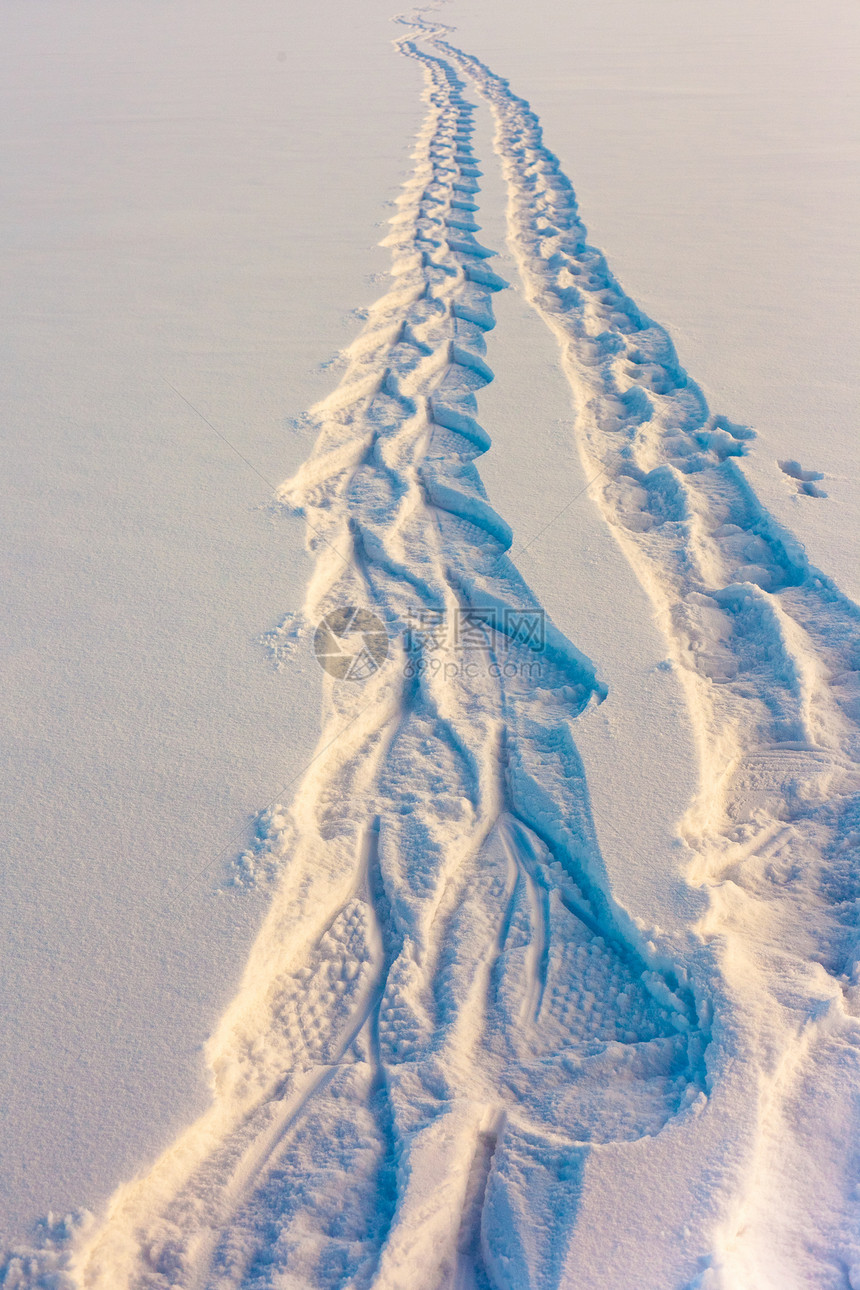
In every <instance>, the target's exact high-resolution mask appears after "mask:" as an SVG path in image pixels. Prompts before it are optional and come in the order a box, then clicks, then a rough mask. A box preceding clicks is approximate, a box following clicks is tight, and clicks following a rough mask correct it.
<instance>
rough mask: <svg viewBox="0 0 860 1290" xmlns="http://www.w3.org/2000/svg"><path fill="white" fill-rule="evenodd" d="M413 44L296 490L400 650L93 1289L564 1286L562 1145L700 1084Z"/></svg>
mask: <svg viewBox="0 0 860 1290" xmlns="http://www.w3.org/2000/svg"><path fill="white" fill-rule="evenodd" d="M401 49H402V52H403V53H404V54H405V55H407V56H408V57H411V58H415V59H418V60H419V61H420V62H421V63H422V65H423V67H424V70H425V73H426V76H427V78H428V86H429V88H428V99H429V113H428V119H427V124H426V126H425V129H424V132H423V134H422V137H421V139H420V141H419V145H418V149H417V154H416V166H415V172H414V176H413V178H412V180H411V181H410V183H409V184H408V185H407V188H406V190H405V192H404V194H403V196H402V198H401V199H400V211H399V214H398V216H397V217H396V219H395V220H394V231H393V233H392V236H391V238H390V241H391V244H392V248H393V252H394V257H395V261H394V286H393V289H392V290H391V292H390V293H389V294H388V295H387V296H386V297H384V298H383V299H382V300H381V301H380V302H379V303H378V304H377V305H376V306H375V307H374V308H373V309H372V310H371V313H370V317H369V319H368V322H367V325H366V327H365V329H364V331H363V333H362V335H361V336H360V337H359V339H358V340H357V341H356V342H355V344H354V345H353V346H352V349H351V351H350V354H349V365H348V368H347V370H346V373H345V375H344V377H343V380H342V381H341V384H340V386H339V387H338V389H337V390H336V391H335V392H334V394H333V395H332V396H331V397H330V398H329V399H327V400H326V401H325V402H324V403H323V404H322V405H321V406H320V407H318V408H317V409H316V413H315V415H316V417H317V420H318V423H319V426H320V435H319V440H318V443H317V447H316V450H315V452H314V454H313V456H312V458H311V459H310V461H309V462H308V463H307V465H306V466H305V467H304V468H303V470H302V471H301V472H300V474H299V476H298V477H297V478H296V479H294V480H293V481H292V482H291V483H290V485H289V486H287V487H286V488H285V489H284V497H285V499H286V500H288V501H289V502H290V503H291V504H292V505H294V506H298V507H301V508H302V509H303V510H304V511H305V513H306V514H307V516H308V519H309V524H310V525H311V528H312V531H313V533H314V534H315V537H314V548H315V550H316V552H317V568H316V573H315V576H314V578H313V581H312V585H311V587H310V589H309V594H308V601H307V605H306V611H305V612H306V617H307V618H308V619H309V620H310V621H313V622H317V621H319V620H320V619H322V618H323V617H324V616H325V615H326V614H328V613H330V612H331V611H336V610H337V609H339V608H340V607H343V606H349V605H352V604H355V605H359V606H362V607H365V608H368V609H372V610H373V611H374V612H375V613H376V614H377V615H379V617H380V618H381V619H382V620H383V621H384V622H385V623H386V625H387V629H388V633H389V636H390V655H391V656H390V658H389V660H388V662H387V663H386V665H385V666H384V667H383V668H382V669H381V670H380V671H378V672H376V673H375V674H373V675H371V676H370V677H369V678H368V679H367V680H366V681H364V683H363V684H361V685H354V684H351V683H349V682H334V683H333V684H332V686H331V689H330V692H329V697H328V713H327V717H326V723H325V729H324V732H323V736H322V739H321V748H322V749H324V751H323V752H322V754H321V755H320V756H319V758H318V759H317V761H316V762H315V763H314V766H313V768H312V769H311V771H310V772H309V774H308V777H307V779H306V780H305V782H304V784H303V785H302V787H301V789H300V791H299V793H298V795H297V799H296V802H295V804H294V807H293V810H292V820H291V827H290V828H289V830H288V831H287V833H286V834H285V837H284V839H283V840H279V839H278V838H277V837H275V838H273V839H272V845H273V846H274V847H278V846H280V847H282V848H283V849H284V850H288V852H289V857H288V860H287V864H286V868H285V872H284V877H283V880H282V883H281V886H280V889H279V891H278V893H277V896H276V898H275V900H274V903H273V907H272V910H271V913H270V915H269V917H268V920H267V923H266V925H265V927H264V929H263V932H262V934H261V936H260V939H259V941H258V944H257V946H256V948H255V950H254V953H253V956H252V960H251V962H250V964H249V967H248V970H247V972H246V976H245V980H244V983H243V987H242V991H241V993H240V995H239V997H238V999H237V1000H236V1003H235V1004H234V1006H233V1007H232V1008H231V1010H230V1012H229V1013H228V1015H227V1016H226V1017H225V1019H224V1021H223V1024H222V1025H221V1027H220V1030H219V1032H218V1034H217V1035H216V1036H215V1038H214V1039H213V1041H212V1043H211V1047H210V1060H211V1063H212V1067H213V1071H214V1075H215V1099H214V1102H213V1106H212V1109H211V1111H210V1112H209V1113H208V1114H207V1115H206V1116H205V1117H204V1118H203V1120H202V1121H200V1122H199V1123H198V1124H197V1125H195V1126H193V1127H192V1128H191V1129H190V1130H189V1131H188V1133H187V1134H186V1135H185V1137H184V1138H183V1139H182V1140H180V1142H178V1143H177V1144H176V1146H175V1147H174V1148H172V1149H171V1151H169V1152H168V1153H166V1155H165V1156H163V1157H162V1159H161V1160H160V1161H159V1162H158V1163H157V1164H156V1166H155V1167H154V1169H153V1170H152V1171H151V1172H150V1174H149V1175H147V1176H146V1177H145V1178H143V1179H142V1180H141V1181H139V1182H136V1183H133V1184H131V1185H129V1186H128V1187H127V1188H125V1189H123V1190H122V1191H121V1192H120V1193H119V1194H118V1195H117V1196H116V1197H115V1199H114V1201H113V1203H112V1206H111V1210H110V1213H109V1215H108V1218H107V1221H106V1222H105V1223H104V1225H103V1226H102V1227H101V1229H100V1230H99V1231H98V1232H97V1233H96V1235H95V1236H94V1237H93V1238H91V1240H90V1241H89V1242H88V1243H87V1245H86V1247H85V1248H83V1249H82V1250H81V1251H80V1254H79V1256H78V1261H77V1266H76V1274H77V1276H78V1278H79V1280H80V1283H81V1284H82V1285H85V1286H88V1287H95V1286H104V1287H108V1286H110V1287H111V1288H112V1290H114V1288H116V1287H119V1286H141V1287H142V1286H147V1287H153V1288H154V1287H163V1288H164V1290H167V1287H178V1286H182V1287H186V1286H187V1287H189V1290H190V1288H191V1287H195V1288H200V1290H202V1288H203V1287H213V1290H214V1287H219V1288H220V1287H227V1286H239V1285H242V1286H247V1287H258V1286H259V1287H262V1286H269V1285H275V1284H281V1281H280V1280H279V1278H283V1277H285V1278H286V1280H285V1281H284V1282H283V1284H290V1285H305V1284H306V1285H319V1286H322V1285H326V1286H336V1285H344V1284H349V1285H354V1286H360V1285H371V1284H373V1285H376V1286H380V1287H381V1286H392V1287H393V1286H400V1285H403V1286H406V1285H408V1286H410V1287H412V1288H413V1290H414V1288H415V1287H418V1286H426V1287H427V1290H431V1288H435V1287H437V1286H439V1285H440V1284H445V1283H448V1282H452V1280H453V1278H455V1277H459V1278H460V1279H461V1283H462V1284H474V1285H486V1284H494V1285H510V1286H514V1285H524V1284H550V1283H551V1282H552V1278H553V1275H554V1274H553V1268H554V1267H555V1264H556V1263H557V1261H558V1257H559V1255H558V1251H557V1249H556V1246H557V1240H556V1234H555V1232H554V1231H553V1227H552V1224H551V1223H550V1218H551V1212H550V1208H549V1207H550V1205H551V1203H554V1202H552V1201H551V1196H552V1194H553V1189H554V1186H555V1185H557V1181H558V1176H559V1170H560V1169H561V1168H562V1164H563V1162H564V1168H565V1169H570V1167H571V1164H570V1162H571V1161H573V1162H576V1160H577V1159H578V1156H579V1154H580V1153H581V1150H582V1144H584V1143H588V1142H591V1141H603V1140H607V1139H616V1138H621V1139H625V1138H635V1137H639V1136H641V1135H642V1134H646V1133H656V1132H658V1131H659V1129H660V1128H661V1127H662V1125H663V1124H665V1122H666V1121H667V1119H668V1118H670V1117H672V1116H674V1115H676V1114H677V1113H678V1112H679V1110H680V1109H682V1108H683V1107H684V1106H686V1105H687V1104H688V1103H689V1102H690V1101H691V1100H692V1098H693V1097H695V1095H696V1093H697V1091H698V1088H699V1081H700V1078H701V1075H700V1071H701V1054H702V1049H703V1040H702V1037H701V1035H700V1033H699V1031H698V1027H697V1019H696V1015H695V1011H694V1009H693V1006H692V1001H691V998H690V996H689V994H688V993H687V992H685V991H684V990H683V989H681V988H680V987H679V983H678V981H677V979H676V978H675V977H674V976H673V975H672V974H671V973H670V974H669V975H665V974H661V973H660V972H659V971H655V970H654V966H653V965H649V964H648V963H646V962H645V959H644V958H643V953H644V951H643V947H642V946H640V945H639V944H638V943H637V938H636V937H635V936H634V933H633V929H632V928H631V927H630V926H629V924H628V921H627V920H626V919H625V918H624V916H623V915H622V914H621V912H620V911H618V910H616V909H615V908H614V907H613V906H612V903H611V901H610V900H609V899H608V898H607V896H606V895H605V893H603V892H602V891H601V890H600V888H599V887H598V886H597V884H596V883H595V881H594V877H593V875H594V873H595V871H596V870H597V869H598V868H599V866H597V865H596V864H595V857H596V845H597V844H596V841H595V836H594V830H593V827H592V823H591V820H590V816H589V809H588V795H587V791H586V789H585V785H584V782H583V775H582V769H581V765H580V762H579V758H578V755H577V753H576V748H575V745H574V742H573V737H572V728H573V725H574V723H575V721H576V718H577V716H578V715H579V713H581V712H582V710H583V708H584V707H585V706H586V705H587V704H588V703H589V702H590V701H592V700H597V701H599V700H600V699H602V698H603V696H604V690H603V688H602V687H601V685H600V683H599V682H598V681H597V679H596V677H595V674H594V670H593V668H592V666H591V664H590V663H589V662H588V660H587V659H585V658H584V657H582V656H581V654H580V653H579V652H578V651H577V650H576V649H575V647H574V646H572V645H571V644H570V643H569V642H568V641H567V640H565V639H564V637H563V636H562V635H561V634H560V633H559V632H558V631H557V629H556V628H555V627H554V626H553V625H552V624H551V623H550V622H548V621H547V619H546V617H545V616H544V615H543V613H542V611H541V608H540V606H539V605H537V603H536V602H535V600H534V597H533V596H532V594H531V592H530V591H529V588H528V587H527V586H526V584H525V583H524V582H523V581H522V579H521V577H520V576H519V574H518V573H517V571H516V569H515V568H514V566H513V565H512V564H511V563H510V561H509V560H508V558H507V556H506V555H505V552H506V550H507V549H508V547H509V546H510V543H511V531H510V529H509V528H508V526H507V524H506V523H505V521H504V520H503V519H502V518H501V517H500V516H499V515H497V514H496V512H495V511H494V510H493V508H492V506H491V505H490V503H489V501H488V500H487V498H486V496H485V494H484V490H483V488H482V485H481V482H480V477H479V475H478V472H477V470H476V467H475V465H474V461H475V459H476V457H478V456H479V455H480V453H481V452H483V451H484V450H485V449H486V447H487V446H488V444H489V436H488V435H487V434H486V432H485V431H484V429H483V428H482V427H481V426H480V424H479V421H478V419H477V412H478V407H477V401H476V394H477V393H478V392H479V391H480V389H481V388H482V387H483V386H484V385H485V384H486V383H487V382H488V381H489V380H491V379H492V372H491V371H490V369H489V367H488V366H487V363H486V359H485V357H484V354H485V343H484V333H485V332H486V331H487V330H488V329H489V328H491V327H492V326H493V315H492V303H491V302H492V295H493V293H494V292H495V291H497V290H500V289H502V288H503V287H504V286H505V283H504V282H503V281H502V280H501V279H500V278H498V277H497V275H495V274H494V273H493V271H492V268H491V266H490V264H489V263H488V260H489V258H490V256H491V252H489V251H488V250H487V249H486V248H484V247H482V246H481V245H480V243H479V242H478V241H477V240H476V238H475V234H476V232H477V231H478V225H477V222H476V220H475V218H474V216H475V213H476V211H477V201H476V197H477V193H478V191H479V185H478V179H479V178H480V171H479V169H478V167H477V165H476V161H475V157H474V155H473V151H472V145H471V142H470V140H471V134H472V114H473V111H474V109H473V107H472V106H471V105H469V104H468V103H467V102H466V101H465V100H464V98H463V95H462V85H461V83H460V81H459V80H458V77H457V75H456V73H455V72H454V71H453V70H452V68H451V67H450V65H449V64H448V63H447V62H446V61H444V60H443V59H440V58H438V57H436V56H434V55H431V54H428V53H425V52H422V51H421V50H420V49H419V48H418V46H417V45H416V44H415V43H414V42H412V41H410V40H408V39H407V40H404V41H402V42H401ZM404 624H405V625H406V626H405V628H404ZM467 635H468V637H469V639H468V640H466V639H465V638H466V636H467ZM616 1084H617V1087H616ZM574 1172H576V1167H575V1166H574ZM541 1198H543V1200H541ZM542 1205H543V1206H544V1207H545V1220H546V1223H545V1236H544V1237H543V1238H541V1237H540V1236H539V1235H536V1233H535V1230H534V1222H535V1213H536V1207H537V1208H540V1207H541V1206H542Z"/></svg>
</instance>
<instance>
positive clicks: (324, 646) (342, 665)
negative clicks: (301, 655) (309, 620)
mask: <svg viewBox="0 0 860 1290" xmlns="http://www.w3.org/2000/svg"><path fill="white" fill-rule="evenodd" d="M314 654H316V657H317V662H318V663H319V665H320V667H321V668H322V669H323V671H324V672H328V673H329V675H330V676H336V677H337V679H338V680H339V681H366V680H367V678H368V677H369V676H372V675H373V673H374V672H378V671H379V669H380V668H381V667H382V664H383V663H384V662H385V660H386V659H387V658H388V632H387V631H386V630H385V623H384V622H383V621H382V619H381V618H378V617H377V616H376V614H373V613H371V612H370V610H369V609H356V608H355V606H354V605H346V606H344V607H343V608H341V609H332V611H331V612H330V613H328V614H326V616H325V618H323V620H322V621H321V622H320V624H319V626H318V627H317V629H316V632H315V633H314Z"/></svg>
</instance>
